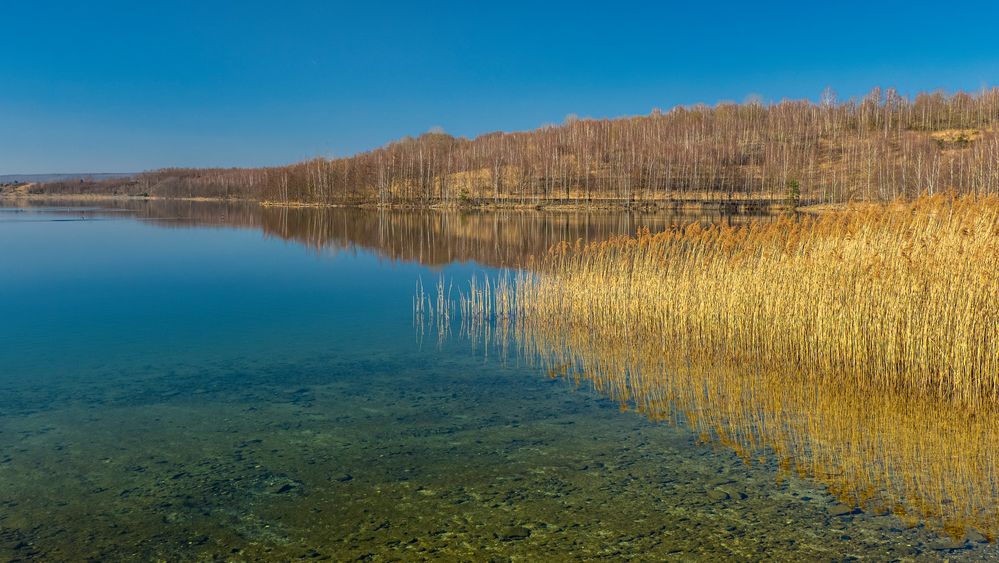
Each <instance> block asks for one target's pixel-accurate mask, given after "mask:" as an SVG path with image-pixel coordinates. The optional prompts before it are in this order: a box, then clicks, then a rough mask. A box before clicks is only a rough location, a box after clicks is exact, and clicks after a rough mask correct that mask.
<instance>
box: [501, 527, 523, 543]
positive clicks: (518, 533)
mask: <svg viewBox="0 0 999 563" xmlns="http://www.w3.org/2000/svg"><path fill="white" fill-rule="evenodd" d="M530 535H531V530H529V529H527V528H525V527H523V526H510V527H509V528H506V529H504V530H503V531H501V532H500V533H498V534H497V536H498V537H499V539H501V540H503V541H511V540H522V539H526V538H528V537H530Z"/></svg>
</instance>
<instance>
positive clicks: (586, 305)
mask: <svg viewBox="0 0 999 563" xmlns="http://www.w3.org/2000/svg"><path fill="white" fill-rule="evenodd" d="M536 271H537V272H538V273H539V275H537V276H530V277H528V276H521V279H520V280H519V282H520V283H517V284H516V286H515V293H516V295H515V297H516V299H515V303H516V307H517V308H518V309H519V310H520V311H519V312H521V313H523V314H529V315H532V316H541V317H544V318H546V319H549V321H550V322H558V323H560V324H564V325H576V324H583V325H584V326H587V327H591V328H600V329H602V330H605V331H610V332H619V331H627V332H634V333H637V334H641V335H643V337H645V338H647V339H652V340H654V341H658V342H659V343H660V344H661V346H662V350H663V352H664V353H670V354H676V353H679V354H681V355H683V356H684V357H688V356H690V357H694V358H698V357H699V358H703V359H707V360H709V361H712V362H714V361H718V360H723V361H726V362H728V363H735V364H745V363H751V364H752V365H755V366H758V367H760V368H766V369H772V370H783V371H787V372H789V373H802V372H804V373H808V374H812V375H821V376H824V377H828V378H830V380H835V381H837V382H846V381H849V382H851V383H853V384H858V385H862V386H865V387H868V388H876V389H894V390H905V391H907V392H910V393H914V394H917V395H920V396H922V395H926V394H931V395H933V396H936V397H946V398H949V399H954V400H956V401H959V402H961V403H965V404H968V405H977V404H980V403H985V404H990V405H994V404H996V402H997V400H999V199H996V198H976V197H963V198H953V197H946V196H937V197H924V198H920V199H918V200H916V201H914V202H910V203H895V204H892V205H888V206H865V207H855V208H848V209H847V210H845V211H842V212H837V213H830V214H827V215H822V216H817V217H814V216H806V217H801V218H794V217H788V218H783V219H779V220H776V221H773V222H768V223H753V224H751V225H749V226H745V227H725V226H711V227H707V228H705V227H702V226H701V225H699V224H696V223H695V224H692V225H689V226H686V227H682V228H674V229H672V230H670V231H666V232H663V233H658V234H649V233H647V232H646V233H640V234H639V235H638V236H637V237H635V238H617V239H613V240H610V241H606V242H603V243H599V244H591V245H587V246H570V245H563V246H561V247H559V248H556V249H553V250H552V251H551V252H550V253H549V255H548V256H545V257H543V258H542V259H541V260H540V261H539V262H538V264H537V268H536ZM508 299H509V298H508Z"/></svg>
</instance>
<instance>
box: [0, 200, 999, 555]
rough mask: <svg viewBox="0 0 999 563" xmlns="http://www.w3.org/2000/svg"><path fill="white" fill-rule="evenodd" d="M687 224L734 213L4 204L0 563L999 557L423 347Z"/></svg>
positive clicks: (509, 361)
mask: <svg viewBox="0 0 999 563" xmlns="http://www.w3.org/2000/svg"><path fill="white" fill-rule="evenodd" d="M695 220H697V221H737V220H744V218H731V217H721V216H711V215H702V216H675V215H672V216H671V215H666V214H627V213H610V212H608V213H589V214H584V213H568V212H565V213H556V212H552V213H542V212H534V211H522V212H494V213H488V212H472V213H460V212H416V211H411V212H404V211H391V212H390V211H370V210H367V211H365V210H346V209H334V210H325V211H320V210H289V209H276V208H263V209H262V208H260V207H259V206H256V205H252V204H238V205H222V204H213V203H184V202H116V203H114V204H104V203H101V204H94V203H89V204H69V203H67V204H65V205H63V204H60V206H55V205H53V204H52V203H45V204H33V205H31V204H24V203H23V202H19V203H17V204H16V205H15V204H13V203H11V202H6V203H4V202H2V201H0V343H2V344H0V559H4V560H30V559H42V560H88V559H90V560H137V561H148V560H155V559H163V560H171V561H174V560H297V559H332V560H358V559H359V560H372V561H381V560H398V559H434V560H458V559H460V560H494V561H507V560H511V559H512V560H565V559H598V558H610V559H617V558H624V557H630V558H636V559H639V560H661V559H678V560H691V559H705V560H718V559H732V560H759V559H783V560H788V559H792V560H802V559H805V560H845V559H850V558H860V559H868V560H896V559H898V560H926V561H933V560H939V559H941V558H949V559H951V560H997V559H999V553H997V548H996V546H995V544H988V543H985V542H984V541H982V539H983V538H979V537H976V536H974V535H969V537H968V538H966V539H965V538H960V539H952V538H949V537H946V536H945V535H941V534H938V533H937V532H936V531H934V530H933V529H931V528H929V527H927V526H925V525H923V524H922V523H912V522H909V523H906V522H903V520H901V519H899V518H897V517H895V516H892V515H890V514H884V513H879V512H876V511H859V510H852V511H851V510H846V511H844V510H843V509H842V505H841V502H840V500H838V499H837V498H835V497H834V496H833V495H831V494H830V493H829V492H828V491H827V489H826V488H825V487H824V485H823V484H822V483H820V482H818V481H813V480H811V479H809V478H807V477H804V478H801V477H798V476H796V475H793V474H792V475H786V474H784V473H781V472H779V469H778V467H777V463H776V462H775V461H772V460H768V459H761V460H759V461H757V462H753V463H749V464H747V463H745V462H744V460H743V458H742V457H740V455H738V453H737V452H736V451H735V450H734V449H732V448H729V447H726V446H724V445H722V444H721V443H720V442H719V441H716V440H712V439H711V438H710V437H708V438H705V436H704V434H703V432H701V431H699V430H698V429H697V428H695V427H693V426H692V425H691V424H689V423H687V422H685V421H684V420H682V419H678V420H674V421H672V423H667V422H662V421H655V420H651V419H650V418H649V417H646V416H642V415H639V414H636V413H635V412H630V411H622V409H621V408H620V406H619V402H618V401H616V400H613V399H612V398H610V397H609V396H608V394H607V393H603V392H601V391H600V390H599V389H595V388H593V387H592V386H587V385H576V384H574V383H573V382H572V381H566V380H563V379H560V378H553V377H549V376H548V375H547V374H546V373H545V371H544V370H543V369H540V368H539V367H537V366H535V365H533V364H532V363H529V362H524V361H519V360H518V358H517V357H515V356H512V357H506V358H501V357H496V356H495V355H488V354H485V353H483V349H482V348H481V347H478V346H476V345H475V343H474V342H472V341H469V340H467V339H463V338H460V337H458V336H455V337H453V338H445V339H442V340H441V341H440V342H439V343H438V341H437V339H435V338H421V337H420V334H421V331H420V330H417V327H414V318H413V310H412V308H413V295H414V290H415V288H416V283H417V280H419V279H423V281H424V283H425V284H427V285H432V284H433V283H435V282H436V280H437V279H438V278H439V277H441V276H444V277H445V278H446V279H453V280H455V281H456V283H461V282H462V281H463V280H465V279H468V278H469V277H470V276H472V275H474V274H477V273H482V272H487V273H488V272H492V271H494V269H495V268H498V267H515V266H518V265H521V264H524V263H526V261H527V260H528V257H529V256H531V255H532V254H537V253H540V252H543V251H544V250H545V249H546V248H547V247H548V246H549V245H551V244H554V243H557V242H559V241H562V240H569V241H575V240H578V239H582V240H601V239H603V238H607V237H610V236H614V235H618V234H632V233H634V232H635V230H637V229H638V228H641V227H650V228H652V229H656V228H662V227H665V226H668V225H670V224H672V223H674V222H691V221H695ZM984 494H993V493H992V492H989V491H986V492H985V493H984ZM850 508H852V507H850Z"/></svg>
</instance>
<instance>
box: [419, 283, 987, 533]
mask: <svg viewBox="0 0 999 563" xmlns="http://www.w3.org/2000/svg"><path fill="white" fill-rule="evenodd" d="M533 275H534V274H527V273H523V272H520V273H517V274H510V273H508V274H504V275H502V276H500V277H499V279H495V280H491V281H489V282H486V281H483V280H479V281H476V282H475V283H474V284H472V285H471V286H468V287H461V288H450V289H449V290H448V289H445V290H444V291H443V293H441V294H438V293H437V292H436V291H435V292H430V291H424V293H423V299H424V300H425V302H424V303H423V304H422V305H421V304H420V303H419V302H417V303H416V304H415V312H416V319H417V324H418V326H419V327H421V328H420V329H419V330H420V331H424V330H430V331H437V332H438V333H440V331H441V330H442V329H443V330H446V331H447V333H448V334H451V333H454V334H455V335H457V336H460V337H462V338H467V339H468V340H469V342H470V343H471V345H472V346H473V348H474V349H477V350H479V352H480V353H481V352H486V353H489V354H494V355H497V356H499V357H501V358H504V359H515V360H517V361H519V362H524V363H525V364H527V365H528V366H532V367H534V368H537V369H539V371H541V372H543V373H546V374H547V375H548V377H551V378H553V379H563V380H567V381H570V382H573V383H574V384H575V385H577V386H587V387H589V388H591V389H592V390H594V391H595V392H597V393H599V394H600V395H603V396H606V397H608V398H611V399H613V400H615V401H617V402H618V404H619V405H620V407H621V409H622V411H629V410H630V411H635V412H637V413H639V414H641V415H643V416H646V417H648V418H650V419H652V420H655V421H668V422H672V423H674V424H681V425H686V426H689V428H690V429H691V430H692V431H694V432H695V433H697V434H698V435H699V436H700V437H701V439H702V440H703V441H704V442H706V443H716V444H721V445H723V446H725V447H728V448H731V449H733V450H734V451H736V452H737V453H738V454H739V455H740V456H741V457H742V458H743V460H744V461H745V462H746V463H747V464H751V463H754V462H755V461H757V460H758V461H759V462H761V463H765V462H767V461H768V460H770V459H773V458H776V461H777V464H778V466H779V468H780V472H779V473H778V475H777V476H776V478H777V480H778V482H779V481H780V480H782V479H783V478H785V477H786V476H787V475H788V474H789V473H791V472H793V473H796V474H798V475H799V476H801V477H806V478H812V479H815V480H817V481H819V482H821V483H823V484H824V485H825V486H827V487H828V489H829V491H830V492H831V493H832V494H834V495H835V496H837V497H838V498H839V499H840V500H841V501H842V502H843V503H844V504H845V505H847V507H848V508H854V507H856V508H857V509H860V510H864V511H869V512H873V513H881V514H887V513H893V514H895V515H896V516H898V517H899V518H900V519H901V520H902V522H903V523H905V524H906V525H908V526H916V525H918V524H920V523H925V524H926V525H928V526H930V527H931V528H933V529H936V530H938V531H939V532H941V533H943V534H946V535H949V536H951V537H954V538H962V537H965V536H968V537H972V538H982V537H983V536H984V539H987V540H988V541H990V542H995V539H996V537H997V535H999V449H997V446H999V409H996V408H995V407H994V406H987V405H978V406H975V407H972V406H968V405H967V404H961V403H958V402H956V401H949V400H947V399H939V398H936V399H935V398H932V397H930V396H922V397H919V396H914V395H912V394H909V393H905V392H903V391H893V390H890V389H874V388H863V387H861V386H855V385H851V384H848V383H847V384H844V382H843V381H834V380H832V379H830V378H828V377H822V376H819V375H815V374H809V373H806V372H804V371H803V372H801V373H788V372H782V371H776V370H772V369H771V370H761V369H757V368H754V367H749V366H748V365H745V364H743V365H737V364H735V363H731V362H725V361H718V362H717V363H705V362H704V360H703V358H699V359H696V360H695V359H693V358H692V357H691V356H685V355H683V354H682V353H681V354H668V353H664V349H663V346H662V343H661V342H658V341H652V340H650V339H648V338H643V337H641V335H640V334H637V333H634V332H628V331H610V330H601V329H600V328H599V327H594V326H591V325H588V324H579V323H568V322H566V323H562V322H551V319H550V318H548V317H546V316H545V315H541V314H532V313H531V310H530V308H529V307H525V306H524V305H523V304H518V303H515V302H514V301H513V300H515V299H516V297H515V296H516V294H517V290H516V286H517V285H518V284H523V283H524V280H525V279H526V277H528V276H533ZM442 283H443V282H442ZM440 287H443V286H442V285H439V288H440ZM437 291H440V289H438V290H437ZM431 297H433V299H431ZM419 299H420V294H418V296H417V301H419ZM441 317H445V318H446V320H445V319H442V318H441ZM452 319H453V320H452ZM452 325H453V327H452Z"/></svg>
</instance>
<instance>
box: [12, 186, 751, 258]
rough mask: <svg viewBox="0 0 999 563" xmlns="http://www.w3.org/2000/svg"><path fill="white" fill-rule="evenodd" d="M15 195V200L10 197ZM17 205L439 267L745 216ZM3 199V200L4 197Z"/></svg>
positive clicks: (146, 203)
mask: <svg viewBox="0 0 999 563" xmlns="http://www.w3.org/2000/svg"><path fill="white" fill-rule="evenodd" d="M15 201H16V200H15ZM20 202H21V203H20V204H21V205H26V206H31V207H51V206H53V205H58V206H59V207H64V208H67V209H73V208H76V209H86V210H90V211H88V213H94V214H104V215H107V214H113V213H114V214H116V213H122V212H125V213H128V214H130V215H132V216H134V217H137V218H140V219H144V220H147V221H149V222H150V223H153V224H156V225H159V226H163V227H191V226H200V227H206V226H207V227H210V226H218V227H244V228H258V229H261V230H262V231H263V232H264V233H266V234H267V235H270V236H276V237H278V238H281V239H284V240H291V241H295V242H298V243H301V244H303V245H305V246H308V247H311V248H314V249H316V250H317V251H321V250H325V249H332V250H337V249H344V250H350V249H355V248H363V249H366V250H370V251H373V252H375V253H377V254H379V255H381V256H384V257H386V258H390V259H393V260H405V261H413V262H418V263H420V264H425V265H430V266H440V265H444V264H448V263H450V262H455V261H459V262H462V261H475V262H479V263H481V264H484V265H488V266H516V265H520V264H523V263H525V262H526V260H527V259H528V258H529V257H531V256H536V255H539V254H542V253H544V252H546V251H547V250H548V248H549V247H551V246H552V245H554V244H557V243H559V242H562V241H573V242H574V241H577V240H582V241H584V242H589V241H599V240H604V239H607V238H610V237H612V236H614V235H622V234H634V233H635V232H636V231H637V230H638V229H640V228H643V227H647V228H649V229H651V230H652V231H653V232H654V231H657V230H662V229H665V228H667V227H669V226H670V225H673V224H675V223H690V222H693V221H700V222H719V221H725V222H742V221H746V220H748V219H749V217H750V216H748V215H724V214H721V213H719V212H703V213H670V212H656V213H625V212H621V211H604V212H600V211H591V212H583V211H536V210H502V211H478V210H475V211H459V210H436V209H434V210H429V209H428V210H388V209H371V208H352V207H340V208H289V207H261V206H260V205H259V204H257V203H254V202H219V201H185V200H169V199H162V200H160V199H150V200H142V199H122V200H99V201H80V200H76V201H73V200H67V201H65V202H63V201H59V202H58V203H54V202H53V201H52V200H39V201H34V202H32V201H31V200H20ZM5 205H6V203H5Z"/></svg>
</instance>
